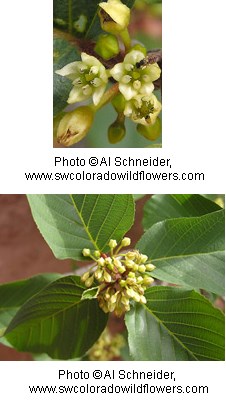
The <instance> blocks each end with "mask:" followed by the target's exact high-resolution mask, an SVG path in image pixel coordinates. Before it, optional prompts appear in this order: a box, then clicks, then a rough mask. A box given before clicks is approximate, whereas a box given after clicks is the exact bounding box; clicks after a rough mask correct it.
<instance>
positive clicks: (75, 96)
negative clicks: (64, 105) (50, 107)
mask: <svg viewBox="0 0 226 408" xmlns="http://www.w3.org/2000/svg"><path fill="white" fill-rule="evenodd" d="M85 99H87V96H86V95H84V94H83V91H82V88H75V87H73V88H72V90H71V92H70V94H69V97H68V100H67V102H68V103H70V104H71V103H76V102H80V101H84V100H85Z"/></svg>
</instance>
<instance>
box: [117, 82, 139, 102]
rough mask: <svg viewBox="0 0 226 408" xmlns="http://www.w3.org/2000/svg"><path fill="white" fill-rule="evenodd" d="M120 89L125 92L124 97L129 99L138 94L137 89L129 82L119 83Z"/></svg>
mask: <svg viewBox="0 0 226 408" xmlns="http://www.w3.org/2000/svg"><path fill="white" fill-rule="evenodd" d="M119 90H120V92H121V93H122V94H123V96H124V98H125V99H126V100H127V101H129V100H130V99H132V98H133V97H134V96H135V95H136V94H137V91H136V90H135V89H133V88H132V87H131V86H130V85H128V84H122V83H120V84H119Z"/></svg>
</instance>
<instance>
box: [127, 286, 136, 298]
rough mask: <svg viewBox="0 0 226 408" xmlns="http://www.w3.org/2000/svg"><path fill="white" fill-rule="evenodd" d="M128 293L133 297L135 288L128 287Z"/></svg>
mask: <svg viewBox="0 0 226 408" xmlns="http://www.w3.org/2000/svg"><path fill="white" fill-rule="evenodd" d="M126 294H127V295H128V296H129V297H130V298H133V297H134V295H135V292H134V290H133V289H131V288H128V289H126Z"/></svg>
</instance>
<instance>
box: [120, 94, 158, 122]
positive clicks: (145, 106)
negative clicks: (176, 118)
mask: <svg viewBox="0 0 226 408" xmlns="http://www.w3.org/2000/svg"><path fill="white" fill-rule="evenodd" d="M161 108H162V105H161V103H160V102H159V101H158V99H157V98H156V96H155V95H154V94H150V95H149V96H146V95H136V96H135V97H134V98H133V99H131V100H130V101H128V102H126V106H125V110H124V115H125V116H127V117H129V118H130V119H132V120H133V122H136V123H141V124H142V125H145V126H148V125H153V124H154V123H155V121H156V119H157V117H158V115H159V113H160V111H161Z"/></svg>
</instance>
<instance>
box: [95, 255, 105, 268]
mask: <svg viewBox="0 0 226 408" xmlns="http://www.w3.org/2000/svg"><path fill="white" fill-rule="evenodd" d="M97 264H98V265H99V266H104V264H105V260H104V258H102V257H101V258H99V259H98V260H97Z"/></svg>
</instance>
